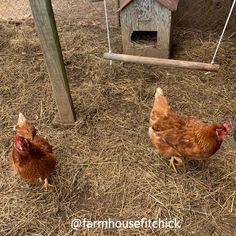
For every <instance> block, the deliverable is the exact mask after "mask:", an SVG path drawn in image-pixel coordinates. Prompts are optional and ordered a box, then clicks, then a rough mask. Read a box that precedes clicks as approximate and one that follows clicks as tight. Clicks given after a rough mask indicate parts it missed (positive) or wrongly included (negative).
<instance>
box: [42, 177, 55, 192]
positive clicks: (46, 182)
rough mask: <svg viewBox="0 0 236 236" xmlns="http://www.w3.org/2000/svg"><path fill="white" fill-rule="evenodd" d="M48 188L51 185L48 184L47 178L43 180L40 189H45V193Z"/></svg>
mask: <svg viewBox="0 0 236 236" xmlns="http://www.w3.org/2000/svg"><path fill="white" fill-rule="evenodd" d="M49 186H51V187H52V186H53V185H51V184H49V183H48V179H47V178H46V179H44V184H43V186H42V188H41V189H45V190H46V191H47V190H48V187H49Z"/></svg>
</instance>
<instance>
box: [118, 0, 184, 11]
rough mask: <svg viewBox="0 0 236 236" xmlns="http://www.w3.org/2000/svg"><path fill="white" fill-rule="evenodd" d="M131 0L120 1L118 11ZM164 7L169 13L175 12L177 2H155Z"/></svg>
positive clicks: (173, 0) (166, 0) (174, 0)
mask: <svg viewBox="0 0 236 236" xmlns="http://www.w3.org/2000/svg"><path fill="white" fill-rule="evenodd" d="M132 1H133V0H120V7H119V9H118V11H121V10H123V9H124V8H125V7H126V6H127V5H128V4H129V3H131V2H132ZM156 1H157V2H159V3H160V4H161V5H163V6H164V7H166V8H168V9H169V10H170V11H176V10H177V7H178V3H179V0H156Z"/></svg>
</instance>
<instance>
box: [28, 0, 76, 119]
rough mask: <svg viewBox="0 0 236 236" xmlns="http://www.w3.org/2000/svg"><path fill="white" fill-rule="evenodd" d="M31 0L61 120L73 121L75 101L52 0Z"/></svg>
mask: <svg viewBox="0 0 236 236" xmlns="http://www.w3.org/2000/svg"><path fill="white" fill-rule="evenodd" d="M29 2H30V6H31V10H32V14H33V17H34V22H35V26H36V30H37V33H38V36H39V39H40V42H41V47H42V51H43V54H44V58H45V61H46V65H47V70H48V73H49V77H50V81H51V84H52V88H53V92H54V97H55V100H56V104H57V108H58V113H59V122H61V123H72V122H74V121H75V115H74V109H73V103H72V99H71V94H70V89H69V84H68V81H67V76H66V71H65V66H64V61H63V56H62V52H61V46H60V42H59V37H58V33H57V28H56V22H55V18H54V13H53V9H52V3H51V0H29Z"/></svg>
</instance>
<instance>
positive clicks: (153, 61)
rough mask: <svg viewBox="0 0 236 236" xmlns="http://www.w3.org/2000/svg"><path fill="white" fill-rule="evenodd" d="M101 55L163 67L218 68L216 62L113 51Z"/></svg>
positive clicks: (106, 57) (107, 57)
mask: <svg viewBox="0 0 236 236" xmlns="http://www.w3.org/2000/svg"><path fill="white" fill-rule="evenodd" d="M103 57H104V58H105V59H107V60H115V61H123V62H132V63H138V64H148V65H157V66H164V67H178V68H185V69H192V70H202V71H211V72H217V71H218V70H219V65H217V64H213V65H212V64H207V63H202V62H193V61H180V60H171V59H162V58H152V57H141V56H133V55H124V54H115V53H104V55H103Z"/></svg>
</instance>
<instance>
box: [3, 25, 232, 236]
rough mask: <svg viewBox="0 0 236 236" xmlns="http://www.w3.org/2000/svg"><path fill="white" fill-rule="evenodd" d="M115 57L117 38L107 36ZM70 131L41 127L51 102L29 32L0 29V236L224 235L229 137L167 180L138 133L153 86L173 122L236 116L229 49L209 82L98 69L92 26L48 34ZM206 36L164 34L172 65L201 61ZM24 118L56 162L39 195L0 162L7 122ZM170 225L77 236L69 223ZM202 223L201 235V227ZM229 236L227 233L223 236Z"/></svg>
mask: <svg viewBox="0 0 236 236" xmlns="http://www.w3.org/2000/svg"><path fill="white" fill-rule="evenodd" d="M111 31H112V32H111V36H112V40H113V42H112V43H113V48H114V51H116V52H121V40H120V32H119V31H118V30H117V29H115V28H112V30H111ZM60 37H61V43H62V48H63V54H64V59H65V61H66V64H67V66H66V68H67V73H68V78H69V82H70V88H71V93H72V97H73V102H74V106H75V110H76V115H77V122H76V123H75V124H74V125H72V126H71V127H60V126H57V125H55V124H53V119H54V116H55V114H56V107H55V102H54V100H53V94H52V89H51V86H50V83H49V78H48V74H47V71H46V68H45V64H44V60H43V56H42V53H41V50H40V46H39V42H38V38H37V35H36V33H35V30H34V28H33V27H32V26H31V25H22V26H18V27H15V26H13V25H6V24H1V25H0V78H1V87H0V101H1V107H0V129H1V136H0V152H1V168H2V170H1V172H0V189H1V192H0V199H1V201H0V234H1V235H179V236H180V235H181V236H184V235H186V236H187V235H210V234H209V233H210V232H214V233H213V235H215V236H216V235H233V230H235V225H236V223H235V220H236V210H235V194H236V192H235V189H236V182H235V181H236V173H235V165H236V161H235V157H236V148H235V147H236V146H235V142H234V141H233V139H232V137H231V136H230V137H228V138H227V140H226V141H225V142H224V143H223V145H222V149H221V150H220V151H219V152H218V153H217V154H216V155H214V156H213V157H212V158H210V159H209V160H208V161H207V162H206V164H205V165H203V163H202V162H189V163H188V164H187V165H186V166H185V167H180V168H179V169H178V170H179V173H178V174H175V173H174V172H173V171H172V170H170V169H169V167H168V162H167V160H165V159H163V158H161V157H159V156H158V155H157V154H156V152H155V150H153V148H152V147H151V144H150V141H149V138H148V135H147V130H148V120H149V113H150V109H151V107H152V103H153V95H154V91H155V88H156V87H157V86H160V87H162V88H163V89H164V91H165V92H166V94H168V98H169V101H170V104H171V105H172V106H173V108H174V109H176V110H177V111H179V112H182V113H185V114H187V115H194V116H197V117H199V118H202V119H204V120H207V121H217V122H221V121H224V120H225V121H231V120H232V117H233V116H234V115H235V114H236V100H235V91H236V79H235V78H236V77H235V76H236V69H235V68H236V67H235V62H236V56H235V55H236V47H235V46H236V45H235V41H234V40H235V39H233V38H227V37H226V39H225V40H224V42H223V43H222V45H221V47H220V51H219V54H218V56H217V60H216V61H217V62H218V63H219V64H220V65H221V70H220V72H219V73H217V74H214V73H211V74H209V75H205V74H204V73H202V72H196V71H187V70H178V69H168V70H167V69H164V68H160V67H151V66H141V65H134V64H132V65H131V64H124V65H123V64H122V63H114V64H113V66H112V67H110V66H109V64H108V63H107V62H106V61H104V60H103V59H101V56H102V53H103V52H104V51H106V50H107V49H106V33H105V31H104V30H103V29H102V28H101V27H100V26H98V25H97V26H89V25H88V26H80V27H73V26H70V25H68V26H64V27H63V28H62V30H61V31H60ZM217 39H218V36H217V35H215V34H213V33H207V34H206V33H199V32H198V33H197V32H191V31H183V30H182V31H176V32H175V39H174V42H175V44H176V46H175V51H174V55H175V56H174V57H175V58H179V59H185V60H196V61H204V62H210V61H211V58H212V55H213V52H214V49H215V46H216V43H217ZM19 111H21V112H23V113H24V114H25V116H27V117H28V118H29V119H31V120H32V121H33V122H34V123H35V125H36V127H37V128H38V130H39V131H40V133H41V134H42V135H43V136H46V137H47V138H48V140H50V143H51V144H52V145H53V146H54V151H55V154H56V156H57V160H58V164H57V169H56V171H55V173H54V174H53V176H52V178H51V182H53V184H54V185H55V188H53V189H51V190H50V191H48V192H43V191H42V190H40V188H38V187H32V188H27V187H25V183H24V182H22V181H21V180H19V178H18V177H17V176H15V175H14V174H13V173H12V171H11V169H10V166H9V165H8V162H7V155H8V152H9V150H10V148H11V137H12V126H13V125H14V124H15V122H16V119H17V115H18V112H19ZM157 217H160V218H162V219H165V218H168V219H171V218H177V219H179V220H181V222H182V226H181V229H179V230H171V229H161V230H159V229H158V230H150V229H139V230H138V229H137V230H127V229H112V230H102V229H90V230H88V229H80V230H78V231H73V230H72V229H71V228H70V221H71V220H72V219H73V218H87V219H92V220H105V219H107V218H111V219H114V220H119V219H122V220H128V219H132V220H135V219H141V218H147V219H156V218H157ZM203 225H204V227H203ZM234 232H235V231H234Z"/></svg>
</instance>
